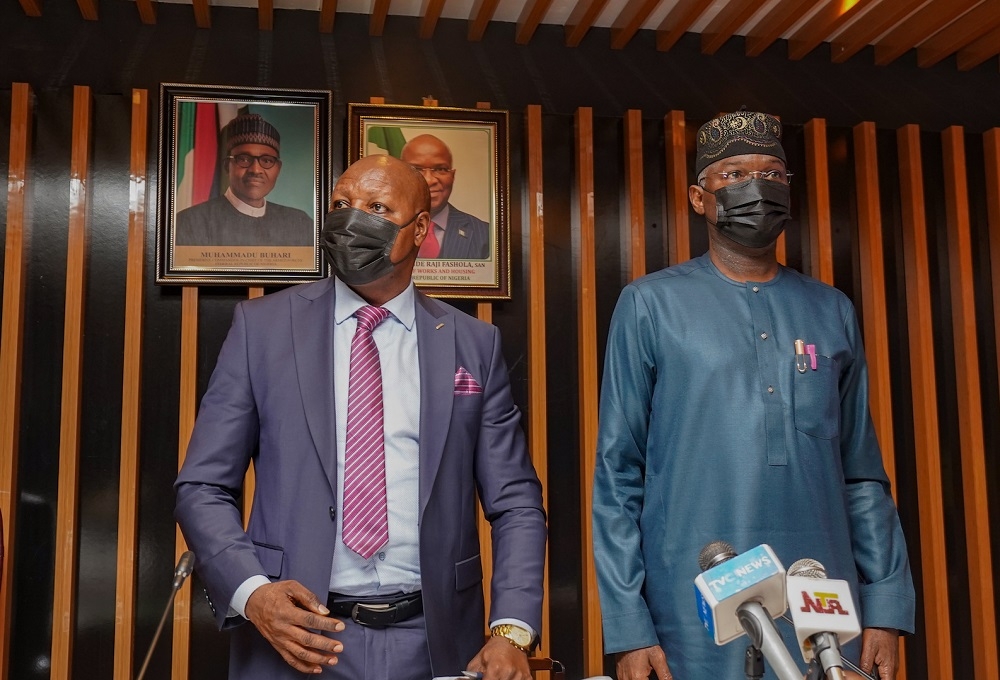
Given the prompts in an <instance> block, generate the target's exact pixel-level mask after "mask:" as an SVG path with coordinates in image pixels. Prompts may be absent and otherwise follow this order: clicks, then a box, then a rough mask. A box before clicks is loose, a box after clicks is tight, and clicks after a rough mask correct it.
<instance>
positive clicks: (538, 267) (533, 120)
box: [525, 104, 550, 656]
mask: <svg viewBox="0 0 1000 680" xmlns="http://www.w3.org/2000/svg"><path fill="white" fill-rule="evenodd" d="M525 134H526V136H527V140H526V142H527V146H526V149H527V168H526V172H525V177H526V181H527V193H526V195H527V202H528V204H527V216H528V246H529V255H528V290H527V295H528V412H529V418H528V451H529V452H530V453H531V460H532V462H534V464H535V470H536V472H537V473H538V479H539V480H540V481H541V482H542V494H543V498H544V502H545V507H546V508H548V477H549V475H548V469H549V457H548V434H549V430H548V419H547V415H548V410H547V409H546V406H545V404H546V395H547V387H548V386H547V381H546V376H545V370H546V360H545V218H544V206H543V198H544V193H543V191H542V188H543V184H542V107H541V106H538V105H537V104H533V105H531V106H529V107H528V110H527V113H526V125H525ZM548 564H549V559H548V548H546V557H545V601H544V602H543V604H542V630H541V635H542V641H541V645H540V646H539V648H538V655H539V656H548V648H549V644H550V641H549V635H548V632H549V596H548V592H549V567H548Z"/></svg>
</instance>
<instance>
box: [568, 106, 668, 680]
mask: <svg viewBox="0 0 1000 680" xmlns="http://www.w3.org/2000/svg"><path fill="white" fill-rule="evenodd" d="M681 124H682V125H683V117H682V119H681ZM669 129H670V128H669V127H668V130H669ZM668 148H669V145H668ZM667 158H668V163H669V158H670V154H669V152H668V154H667ZM576 195H577V213H578V214H579V221H580V222H579V228H580V250H579V261H578V262H577V271H578V277H579V279H578V280H577V334H578V336H579V339H578V341H577V342H578V344H579V347H578V349H577V351H578V353H579V360H578V375H579V381H580V385H579V415H580V489H581V498H580V514H581V517H580V539H581V540H580V550H581V555H582V560H583V562H582V564H581V570H582V574H581V578H582V581H583V589H582V590H583V673H584V675H587V676H597V675H602V674H603V673H604V651H603V648H604V645H603V640H602V635H601V603H600V600H599V598H598V594H597V573H596V570H595V567H594V532H593V529H592V526H593V525H592V522H591V519H590V513H591V508H592V507H593V504H594V468H595V467H596V465H597V401H598V398H597V390H598V387H597V386H598V377H597V366H598V357H597V272H596V260H597V246H596V238H595V234H594V113H593V110H592V109H590V108H589V107H588V108H580V109H577V111H576Z"/></svg>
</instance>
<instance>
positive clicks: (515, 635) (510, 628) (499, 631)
mask: <svg viewBox="0 0 1000 680" xmlns="http://www.w3.org/2000/svg"><path fill="white" fill-rule="evenodd" d="M490 635H492V636H493V637H502V638H504V639H505V640H507V642H509V643H510V644H512V645H514V646H515V647H516V648H518V649H520V650H521V651H522V652H524V653H525V654H527V653H529V652H530V651H531V650H532V649H534V647H535V636H534V635H532V633H531V631H530V630H528V629H527V628H522V627H521V626H515V625H514V624H513V623H501V624H500V625H499V626H493V628H491V629H490Z"/></svg>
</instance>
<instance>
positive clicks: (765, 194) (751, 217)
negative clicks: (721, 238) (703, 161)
mask: <svg viewBox="0 0 1000 680" xmlns="http://www.w3.org/2000/svg"><path fill="white" fill-rule="evenodd" d="M706 191H707V190H706ZM790 195H791V194H790V191H789V189H788V185H787V184H783V183H780V182H774V181H771V180H766V179H756V178H751V179H748V180H746V181H743V182H740V183H738V184H731V185H729V186H724V187H722V188H720V189H717V190H716V191H715V203H716V206H717V209H718V216H717V221H716V223H715V226H717V227H718V228H719V231H721V232H722V233H723V234H725V235H726V236H728V237H729V238H731V239H732V240H734V241H736V242H737V243H739V244H741V245H744V246H747V247H748V248H764V247H766V246H769V245H771V244H772V243H774V242H775V241H776V240H777V238H778V236H779V235H780V234H781V232H782V231H784V229H785V221H786V220H789V219H791V215H789V214H788V205H789V203H790V202H791V201H790Z"/></svg>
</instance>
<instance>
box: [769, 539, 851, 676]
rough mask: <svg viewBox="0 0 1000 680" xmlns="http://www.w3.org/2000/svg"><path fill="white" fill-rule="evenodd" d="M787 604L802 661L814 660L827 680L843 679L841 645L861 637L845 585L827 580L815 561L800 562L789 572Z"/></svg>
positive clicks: (849, 590)
mask: <svg viewBox="0 0 1000 680" xmlns="http://www.w3.org/2000/svg"><path fill="white" fill-rule="evenodd" d="M786 588H787V591H788V604H789V607H788V608H789V609H790V610H791V613H792V622H793V623H794V624H795V636H796V638H798V642H799V649H800V650H801V651H802V658H803V659H805V661H806V662H807V663H808V662H809V661H812V660H813V658H814V657H815V658H816V659H817V660H818V661H819V663H820V665H821V666H822V668H823V672H824V673H825V674H826V677H827V678H828V679H829V680H841V679H842V678H843V677H844V662H843V659H842V657H841V655H840V643H842V642H848V641H850V640H853V639H854V638H856V637H857V636H858V635H860V634H861V624H860V622H859V621H858V612H857V610H856V609H855V608H854V601H853V599H852V598H851V589H850V586H848V584H847V581H841V580H834V579H828V578H827V577H826V569H824V567H823V565H822V564H820V563H819V562H817V561H816V560H811V559H802V560H799V561H797V562H795V563H794V564H792V566H791V567H789V568H788V576H787V579H786Z"/></svg>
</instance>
